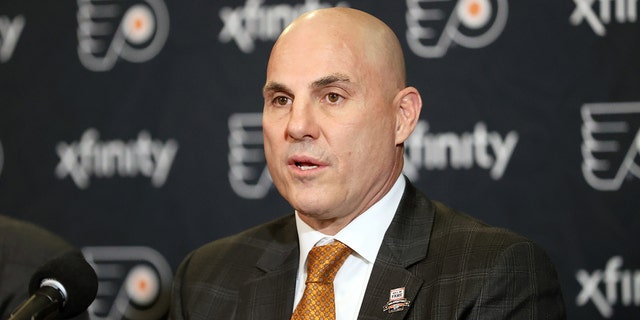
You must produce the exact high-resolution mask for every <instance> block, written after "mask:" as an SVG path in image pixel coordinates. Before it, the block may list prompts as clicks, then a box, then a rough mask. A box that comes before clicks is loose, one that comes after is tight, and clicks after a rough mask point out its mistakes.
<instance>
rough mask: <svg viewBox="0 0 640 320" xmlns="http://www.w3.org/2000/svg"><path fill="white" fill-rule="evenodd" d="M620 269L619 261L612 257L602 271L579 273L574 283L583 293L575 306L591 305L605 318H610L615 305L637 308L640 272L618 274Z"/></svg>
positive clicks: (620, 260) (625, 271) (639, 300)
mask: <svg viewBox="0 0 640 320" xmlns="http://www.w3.org/2000/svg"><path fill="white" fill-rule="evenodd" d="M621 267H622V257H621V256H614V257H612V258H611V259H609V261H608V262H607V264H606V266H605V268H604V270H595V271H593V272H591V273H589V272H588V271H587V270H578V272H576V279H577V280H578V282H579V283H580V285H581V286H582V290H581V291H580V293H579V294H578V296H577V298H576V304H577V305H578V306H579V307H581V306H584V305H585V304H587V303H589V302H592V303H593V305H594V306H595V307H596V308H597V309H598V311H599V312H600V314H601V315H602V316H603V317H605V318H611V317H612V316H613V306H615V305H616V304H618V303H620V304H622V305H623V306H631V305H634V306H636V307H637V306H640V270H620V268H621ZM600 284H602V285H603V288H601V286H600ZM601 289H602V290H601Z"/></svg>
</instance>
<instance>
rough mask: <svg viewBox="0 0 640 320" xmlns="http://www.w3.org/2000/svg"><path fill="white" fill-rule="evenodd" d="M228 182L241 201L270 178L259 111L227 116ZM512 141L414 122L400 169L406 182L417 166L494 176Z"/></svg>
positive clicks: (482, 131) (262, 189)
mask: <svg viewBox="0 0 640 320" xmlns="http://www.w3.org/2000/svg"><path fill="white" fill-rule="evenodd" d="M228 124H229V156H228V159H229V183H230V185H231V188H232V189H233V190H234V192H235V193H236V194H237V195H238V196H240V197H242V198H246V199H261V198H264V197H265V196H266V195H267V193H268V192H269V190H270V188H271V186H272V181H271V176H270V175H269V170H268V168H267V165H266V160H265V156H264V140H263V136H262V113H236V114H233V115H231V117H229V122H228ZM517 143H518V133H517V132H515V131H510V132H508V133H507V134H506V135H504V136H502V135H500V134H499V133H498V132H495V131H488V130H487V126H486V125H485V124H484V123H483V122H478V123H477V124H476V125H475V127H474V130H473V131H472V132H465V133H454V132H444V133H431V132H429V124H428V123H427V122H426V121H424V120H420V121H419V122H418V125H417V127H416V129H415V131H414V132H413V134H412V135H411V136H410V137H409V139H407V141H406V142H405V166H404V173H405V174H406V175H407V176H408V177H409V178H410V179H411V180H412V181H417V180H418V179H419V178H420V169H426V170H465V169H471V168H473V167H479V168H482V169H486V170H488V171H489V176H490V177H491V178H492V179H494V180H500V179H501V178H502V177H503V175H504V173H505V170H506V168H507V166H508V165H509V162H510V160H511V156H512V155H513V152H514V150H515V148H516V145H517Z"/></svg>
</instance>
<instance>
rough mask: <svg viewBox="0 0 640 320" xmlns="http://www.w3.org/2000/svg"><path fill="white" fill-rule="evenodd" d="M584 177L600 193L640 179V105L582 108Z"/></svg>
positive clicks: (596, 105)
mask: <svg viewBox="0 0 640 320" xmlns="http://www.w3.org/2000/svg"><path fill="white" fill-rule="evenodd" d="M581 115H582V121H583V124H582V139H583V141H582V158H583V162H582V174H583V176H584V178H585V180H586V181H587V183H588V184H589V185H590V186H592V187H593V188H594V189H597V190H604V191H611V190H618V189H620V187H621V186H622V183H623V182H624V181H625V180H629V179H631V178H633V177H635V178H640V164H638V163H637V161H638V160H637V159H638V155H639V154H640V102H627V103H590V104H585V105H583V106H582V109H581Z"/></svg>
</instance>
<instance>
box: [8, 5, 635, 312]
mask: <svg viewBox="0 0 640 320" xmlns="http://www.w3.org/2000/svg"><path fill="white" fill-rule="evenodd" d="M331 6H349V7H355V8H359V9H362V10H365V11H368V12H370V13H372V14H374V15H376V16H378V17H380V18H381V19H382V20H384V21H385V22H387V23H388V24H389V25H390V26H391V27H392V28H393V30H394V31H395V32H396V33H397V35H398V37H399V39H400V41H401V43H402V45H403V47H404V50H405V56H406V60H407V66H408V81H409V84H410V85H413V86H415V87H417V88H418V89H419V90H420V91H421V93H422V95H423V102H424V108H423V113H422V115H421V119H420V121H419V123H418V126H417V128H416V130H415V132H414V133H413V135H412V136H411V137H410V138H409V140H408V141H407V143H406V157H405V158H406V163H405V170H404V172H405V174H406V175H407V176H408V177H409V178H410V179H411V180H412V181H413V182H414V183H415V184H416V185H417V186H419V187H420V188H421V189H422V190H424V191H425V192H426V193H427V194H428V195H429V196H430V197H431V198H433V199H437V200H440V201H442V202H445V203H447V204H448V205H450V206H452V207H454V208H457V209H460V210H462V211H465V212H467V213H469V214H471V215H473V216H476V217H478V218H480V219H482V220H485V221H486V222H488V223H491V224H494V225H497V226H502V227H506V228H509V229H512V230H514V231H516V232H519V233H521V234H524V235H526V236H528V237H530V238H532V239H533V240H535V241H537V242H538V243H540V244H541V245H542V246H543V247H544V248H545V249H546V250H547V252H548V253H549V255H550V256H551V259H552V260H553V262H554V263H555V265H556V266H557V269H558V272H559V275H560V279H561V281H562V286H563V290H564V296H565V300H566V304H567V308H568V314H569V317H570V318H572V319H631V318H635V319H637V318H638V317H640V253H639V250H638V243H639V240H640V235H639V234H640V215H639V213H640V212H639V211H640V200H639V196H640V154H639V153H640V131H639V128H640V62H639V61H640V21H638V14H639V7H638V1H637V0H598V1H595V0H519V1H513V0H511V1H508V0H406V1H400V0H384V1H369V0H348V1H332V0H326V1H325V0H306V1H286V0H278V1H275V0H224V1H217V0H216V1H213V0H211V1H201V0H200V1H196V0H192V1H179V0H134V1H127V0H78V1H44V0H40V1H38V0H0V93H1V94H0V212H1V213H4V214H7V215H11V216H15V217H18V218H21V219H25V220H29V221H32V222H36V223H38V224H40V225H42V226H44V227H46V228H48V229H50V230H52V231H54V232H56V233H58V234H60V235H61V236H63V237H65V238H66V239H67V240H69V241H70V242H72V243H73V244H75V245H77V246H78V247H80V248H82V249H83V252H84V254H85V256H86V257H87V259H88V260H89V261H90V262H91V263H92V264H93V265H94V267H95V268H96V270H97V271H98V276H99V278H100V289H99V293H98V298H97V299H96V301H95V302H94V304H93V305H92V306H91V308H90V312H91V314H92V316H93V318H94V319H121V318H127V319H161V318H163V317H164V316H165V315H166V311H167V308H168V296H169V288H170V282H171V279H172V275H173V272H174V271H175V269H176V268H177V266H178V264H179V262H180V261H181V259H182V258H183V257H184V256H185V255H186V254H187V253H188V252H189V251H190V250H193V249H194V248H196V247H198V246H200V245H202V244H204V243H206V242H208V241H211V240H214V239H217V238H220V237H223V236H227V235H230V234H233V233H235V232H238V231H240V230H243V229H246V228H248V227H251V226H254V225H256V224H259V223H262V222H266V221H268V220H271V219H273V218H276V217H279V216H282V215H285V214H288V213H291V212H292V209H291V208H290V207H289V206H288V205H287V204H286V202H284V201H283V200H282V199H281V198H280V196H279V195H278V193H277V191H276V190H275V188H274V187H273V185H272V182H271V180H270V177H269V174H268V172H267V170H266V164H265V159H264V155H263V152H262V144H263V142H262V136H261V129H262V128H261V112H262V104H263V101H262V96H261V87H262V85H263V83H264V80H265V69H266V63H267V58H268V55H269V52H270V49H271V46H272V45H273V43H274V41H275V39H276V38H277V36H278V34H279V33H280V32H281V31H282V29H283V28H284V27H285V26H286V25H287V24H288V23H289V22H290V21H291V20H292V19H294V18H295V17H296V16H298V15H299V14H300V13H302V12H304V11H308V10H311V9H316V8H320V7H331ZM371 156H372V157H375V155H374V154H372V155H371ZM238 254H242V253H240V252H239V253H238ZM381 312H382V309H381Z"/></svg>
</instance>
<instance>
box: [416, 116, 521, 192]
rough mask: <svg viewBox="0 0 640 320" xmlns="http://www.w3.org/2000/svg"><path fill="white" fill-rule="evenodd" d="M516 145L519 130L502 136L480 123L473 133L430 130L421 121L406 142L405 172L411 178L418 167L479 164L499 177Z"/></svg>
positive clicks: (495, 178) (440, 168) (468, 167)
mask: <svg viewBox="0 0 640 320" xmlns="http://www.w3.org/2000/svg"><path fill="white" fill-rule="evenodd" d="M517 144H518V133H517V132H515V131H510V132H509V133H507V134H506V135H505V136H504V137H503V136H502V135H500V133H498V132H495V131H491V132H489V131H488V130H487V126H486V124H484V123H483V122H478V123H476V125H475V127H474V129H473V131H472V132H464V133H455V132H442V133H432V132H429V123H428V122H427V121H425V120H420V121H419V122H418V124H417V125H416V129H415V130H414V131H413V133H412V134H411V136H409V139H407V141H406V142H405V144H404V145H405V163H404V173H405V174H406V175H407V176H408V177H409V178H410V179H412V180H413V181H416V180H418V178H419V177H420V174H419V169H420V168H424V169H427V170H447V169H450V170H468V169H471V168H473V167H479V168H482V169H486V170H489V176H490V177H491V178H492V179H494V180H500V179H501V178H502V176H503V175H504V172H505V170H506V169H507V166H508V165H509V161H510V160H511V156H512V155H513V152H514V150H515V148H516V145H517Z"/></svg>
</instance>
